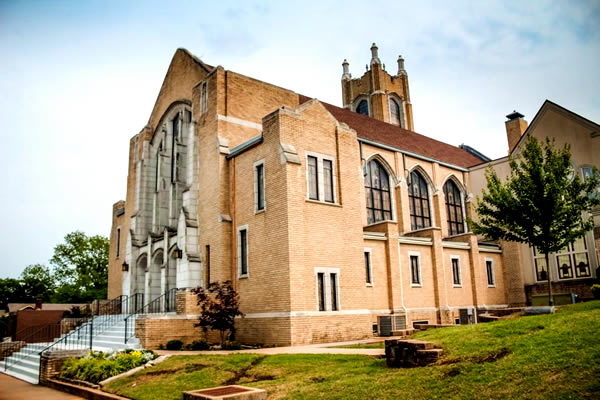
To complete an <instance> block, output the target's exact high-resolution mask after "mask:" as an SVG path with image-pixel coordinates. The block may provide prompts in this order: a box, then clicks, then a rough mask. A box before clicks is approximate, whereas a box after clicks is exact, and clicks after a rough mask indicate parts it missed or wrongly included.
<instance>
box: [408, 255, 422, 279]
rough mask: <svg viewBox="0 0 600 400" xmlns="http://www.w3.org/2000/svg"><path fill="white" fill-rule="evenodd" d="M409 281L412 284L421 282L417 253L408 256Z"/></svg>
mask: <svg viewBox="0 0 600 400" xmlns="http://www.w3.org/2000/svg"><path fill="white" fill-rule="evenodd" d="M410 282H411V283H412V284H413V285H420V284H421V266H420V265H419V256H417V255H411V256H410Z"/></svg>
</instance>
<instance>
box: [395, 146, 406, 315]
mask: <svg viewBox="0 0 600 400" xmlns="http://www.w3.org/2000/svg"><path fill="white" fill-rule="evenodd" d="M394 155H395V157H394V159H395V164H396V165H395V167H396V173H397V174H398V175H399V176H400V181H399V182H398V185H401V184H402V179H404V175H405V170H406V160H405V159H404V154H402V153H399V152H395V153H394ZM398 156H400V157H402V171H401V172H400V162H399V161H398ZM404 180H405V181H406V179H404ZM398 189H399V190H398V200H397V203H401V202H402V199H401V198H400V194H401V193H402V191H401V189H400V188H398ZM400 212H401V211H400ZM396 214H398V210H396ZM396 220H398V215H396ZM398 228H400V225H398ZM398 269H399V272H400V308H401V309H402V310H403V311H404V314H405V315H406V313H407V311H406V306H405V305H404V281H403V280H402V249H401V248H400V242H398ZM392 311H393V310H392Z"/></svg>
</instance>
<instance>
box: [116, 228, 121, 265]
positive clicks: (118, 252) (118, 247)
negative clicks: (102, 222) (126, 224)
mask: <svg viewBox="0 0 600 400" xmlns="http://www.w3.org/2000/svg"><path fill="white" fill-rule="evenodd" d="M119 254H121V228H117V258H119Z"/></svg>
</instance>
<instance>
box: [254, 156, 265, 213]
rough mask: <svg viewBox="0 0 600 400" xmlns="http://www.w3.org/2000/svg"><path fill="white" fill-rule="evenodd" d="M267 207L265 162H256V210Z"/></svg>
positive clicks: (262, 209)
mask: <svg viewBox="0 0 600 400" xmlns="http://www.w3.org/2000/svg"><path fill="white" fill-rule="evenodd" d="M264 209H265V162H264V161H263V160H261V161H258V162H256V163H254V211H255V212H259V211H264Z"/></svg>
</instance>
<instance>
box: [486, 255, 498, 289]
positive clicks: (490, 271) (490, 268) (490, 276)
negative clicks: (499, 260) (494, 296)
mask: <svg viewBox="0 0 600 400" xmlns="http://www.w3.org/2000/svg"><path fill="white" fill-rule="evenodd" d="M485 269H486V272H487V282H488V286H490V287H493V286H496V277H495V276H494V264H493V261H492V260H485Z"/></svg>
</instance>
